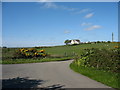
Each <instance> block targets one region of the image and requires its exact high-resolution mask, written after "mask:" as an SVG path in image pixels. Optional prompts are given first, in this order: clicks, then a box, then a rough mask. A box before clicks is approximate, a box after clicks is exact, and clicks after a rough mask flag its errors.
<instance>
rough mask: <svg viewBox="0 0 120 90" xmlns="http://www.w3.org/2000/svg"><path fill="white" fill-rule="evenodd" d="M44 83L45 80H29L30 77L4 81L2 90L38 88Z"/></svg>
mask: <svg viewBox="0 0 120 90" xmlns="http://www.w3.org/2000/svg"><path fill="white" fill-rule="evenodd" d="M43 82H44V81H43V80H35V79H28V77H24V78H20V77H17V78H12V79H3V80H2V88H36V87H37V86H38V85H41V84H43Z"/></svg>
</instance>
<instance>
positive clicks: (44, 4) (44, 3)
mask: <svg viewBox="0 0 120 90" xmlns="http://www.w3.org/2000/svg"><path fill="white" fill-rule="evenodd" d="M39 3H41V4H42V7H43V8H52V9H61V10H67V11H75V10H78V8H71V7H66V6H63V5H57V4H56V3H55V2H47V0H40V1H39Z"/></svg>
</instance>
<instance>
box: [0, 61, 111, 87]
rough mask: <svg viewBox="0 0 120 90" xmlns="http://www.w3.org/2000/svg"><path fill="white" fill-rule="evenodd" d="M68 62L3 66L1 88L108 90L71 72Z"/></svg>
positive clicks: (102, 85)
mask: <svg viewBox="0 0 120 90" xmlns="http://www.w3.org/2000/svg"><path fill="white" fill-rule="evenodd" d="M71 62H72V60H69V61H59V62H57V61H56V62H43V63H32V64H10V65H3V66H2V70H3V77H2V80H3V87H8V88H9V87H16V88H18V87H23V88H34V87H41V88H43V87H47V88H53V87H54V88H57V87H58V88H110V87H108V86H106V85H104V84H101V83H99V82H96V81H94V80H92V79H90V78H88V77H86V76H83V75H81V74H79V73H76V72H74V71H72V70H71V69H70V68H69V64H70V63H71Z"/></svg>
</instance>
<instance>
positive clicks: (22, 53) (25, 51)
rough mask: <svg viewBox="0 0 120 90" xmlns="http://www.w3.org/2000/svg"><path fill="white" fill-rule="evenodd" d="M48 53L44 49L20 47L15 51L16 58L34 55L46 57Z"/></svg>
mask: <svg viewBox="0 0 120 90" xmlns="http://www.w3.org/2000/svg"><path fill="white" fill-rule="evenodd" d="M45 56H47V54H46V53H45V51H44V50H39V51H38V50H37V49H35V48H30V49H25V48H22V49H19V50H17V51H16V52H15V53H14V58H33V57H45Z"/></svg>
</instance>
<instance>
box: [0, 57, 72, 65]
mask: <svg viewBox="0 0 120 90" xmlns="http://www.w3.org/2000/svg"><path fill="white" fill-rule="evenodd" d="M69 59H71V58H70V57H64V58H41V59H40V58H39V59H15V60H3V61H2V60H0V64H23V63H40V62H51V61H65V60H69Z"/></svg>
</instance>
